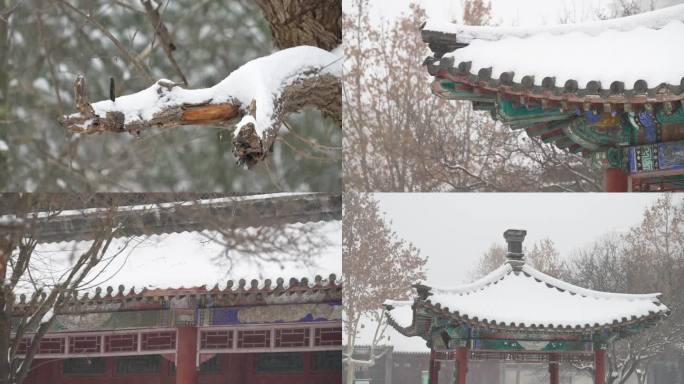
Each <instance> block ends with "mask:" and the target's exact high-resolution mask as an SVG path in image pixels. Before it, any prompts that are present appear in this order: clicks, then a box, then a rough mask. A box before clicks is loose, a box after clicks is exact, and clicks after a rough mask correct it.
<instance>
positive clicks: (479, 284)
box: [430, 263, 513, 294]
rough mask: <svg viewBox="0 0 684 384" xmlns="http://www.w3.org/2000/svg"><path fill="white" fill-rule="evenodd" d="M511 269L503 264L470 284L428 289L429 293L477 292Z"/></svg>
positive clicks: (506, 264) (496, 280)
mask: <svg viewBox="0 0 684 384" xmlns="http://www.w3.org/2000/svg"><path fill="white" fill-rule="evenodd" d="M511 271H513V268H512V267H511V265H510V264H508V263H504V264H502V265H501V266H500V267H499V268H497V269H495V270H493V271H492V272H489V273H488V274H487V275H485V276H484V277H481V278H479V279H477V280H475V281H473V282H472V283H468V284H463V285H458V286H454V287H430V288H431V289H430V291H431V292H433V293H448V294H468V293H471V292H475V291H479V290H482V289H484V288H486V287H487V286H489V285H491V284H493V283H495V282H498V281H499V280H501V279H503V278H504V277H505V276H506V275H508V274H509V273H510V272H511Z"/></svg>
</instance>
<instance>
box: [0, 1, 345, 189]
mask: <svg viewBox="0 0 684 384" xmlns="http://www.w3.org/2000/svg"><path fill="white" fill-rule="evenodd" d="M66 2H67V3H68V4H71V5H72V6H73V7H75V8H76V9H78V10H80V11H82V12H83V14H84V15H81V14H79V13H77V12H76V11H74V10H73V9H71V8H70V7H68V6H66V5H65V4H64V2H62V1H57V0H51V1H44V0H42V1H41V0H28V1H26V0H24V1H22V0H0V17H1V18H0V140H1V141H2V142H0V188H2V190H5V191H153V190H164V191H236V192H237V191H250V192H256V191H276V190H277V191H282V190H297V191H307V190H314V191H337V190H339V188H340V176H341V164H340V161H341V148H340V147H341V139H342V138H341V135H342V134H341V131H340V129H339V128H338V127H337V126H336V124H335V123H334V122H333V121H329V120H327V119H324V118H323V117H322V115H321V114H320V112H318V111H314V110H307V111H305V112H304V113H300V114H297V115H293V116H290V118H289V119H288V124H287V126H288V130H290V131H291V133H285V132H283V131H281V136H280V137H279V139H278V140H279V141H280V143H279V144H278V145H276V146H274V153H273V154H272V156H270V158H269V159H268V160H267V161H266V162H265V163H264V164H261V165H260V166H258V167H256V169H253V170H249V171H247V170H244V169H241V168H239V167H237V166H236V165H235V158H234V157H233V155H232V154H231V149H232V146H231V140H232V130H228V129H226V128H220V127H216V128H215V129H213V128H207V127H202V128H200V127H194V126H186V127H182V128H178V129H173V130H167V131H162V130H150V131H148V132H146V133H144V134H143V135H142V137H141V138H135V137H133V136H129V135H113V134H104V135H97V136H90V137H79V135H75V134H70V133H68V132H66V130H65V129H63V128H61V127H60V126H59V124H58V123H57V118H58V117H59V116H60V115H62V114H64V113H66V114H68V113H72V112H74V110H73V105H74V100H73V88H72V87H73V84H74V80H75V78H76V76H77V75H84V76H85V77H86V78H87V79H88V82H87V86H88V92H89V95H90V98H91V100H102V99H106V98H108V96H109V79H110V77H112V78H114V79H115V82H116V94H117V95H123V94H128V93H132V92H136V91H138V90H141V89H144V88H146V87H148V86H149V85H150V84H151V82H152V80H151V79H158V78H169V79H171V80H173V81H181V79H180V77H179V76H178V75H177V74H176V71H174V69H173V67H172V66H171V64H170V62H169V59H168V58H167V56H166V54H165V53H164V50H163V49H162V46H161V42H160V41H159V39H157V38H155V33H154V28H153V26H152V25H151V23H150V21H149V20H148V19H147V17H146V15H145V10H144V7H143V5H142V4H141V2H140V1H137V0H111V1H108V0H67V1H66ZM152 4H153V5H155V6H160V7H159V13H160V14H161V17H162V20H163V22H164V24H165V25H166V27H167V28H168V30H169V32H170V34H171V36H172V39H173V42H174V45H175V46H176V50H175V51H174V52H173V56H174V58H175V60H176V61H177V62H178V65H179V67H180V68H181V69H182V71H183V73H184V74H185V76H186V77H187V79H188V83H189V87H191V88H200V87H210V86H213V85H214V84H216V83H218V82H219V81H221V80H222V79H223V78H224V77H226V76H227V75H228V74H230V73H231V72H232V71H233V70H235V69H236V68H238V67H239V66H240V65H242V64H244V63H246V62H248V61H250V60H252V59H255V58H257V57H260V56H264V55H267V54H269V53H271V52H272V51H275V48H274V47H273V44H272V42H271V32H270V29H269V26H268V23H267V22H266V20H265V18H264V17H263V15H262V13H261V10H260V9H259V8H258V7H257V5H256V4H255V3H253V2H252V1H244V0H226V1H220V2H217V1H208V0H174V1H157V2H155V1H153V2H152ZM93 21H95V22H97V23H99V24H101V25H102V27H103V28H104V29H106V30H107V31H108V32H109V33H111V34H112V35H113V36H114V37H115V38H116V39H117V40H119V41H120V43H121V44H122V45H123V47H124V48H125V50H126V51H128V52H129V53H130V55H131V56H132V59H131V58H127V57H126V55H125V54H123V55H122V51H121V50H120V49H119V48H117V47H116V45H115V44H114V43H113V42H112V40H111V39H110V38H109V37H107V36H106V35H105V34H104V33H103V31H102V30H101V29H99V28H98V27H97V26H96V25H95V24H94V23H93ZM136 63H137V64H136ZM3 142H4V143H5V144H6V147H7V148H6V150H3V145H2V143H3Z"/></svg>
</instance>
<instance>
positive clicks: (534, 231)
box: [362, 193, 660, 351]
mask: <svg viewBox="0 0 684 384" xmlns="http://www.w3.org/2000/svg"><path fill="white" fill-rule="evenodd" d="M374 196H375V198H376V199H377V200H378V201H379V202H380V208H381V210H382V211H383V212H385V215H386V218H388V219H390V220H391V221H392V228H393V229H395V230H396V232H397V233H398V235H399V236H401V237H402V238H404V239H405V240H407V241H410V242H412V243H413V244H414V245H415V246H417V247H418V248H419V249H420V250H421V252H422V254H423V255H424V256H427V257H428V263H427V284H428V285H436V286H453V285H459V284H461V283H466V282H469V281H470V278H469V276H470V272H471V271H472V270H473V268H474V267H475V265H476V262H477V261H478V259H479V258H480V257H481V256H482V254H483V253H484V252H485V251H487V249H488V248H489V247H490V245H491V244H492V243H498V244H501V245H505V241H504V239H503V232H504V231H505V230H506V229H509V228H516V229H526V230H527V238H526V239H525V244H526V245H531V244H532V243H534V242H536V241H538V240H541V239H543V238H549V239H551V240H553V241H554V243H555V244H556V247H557V249H558V250H559V252H560V254H561V257H563V258H567V257H570V256H571V255H572V254H573V252H574V251H575V250H577V249H578V248H582V247H586V246H589V245H591V243H592V242H593V241H595V240H597V239H598V238H600V237H601V236H603V235H605V234H608V233H621V232H624V231H626V230H628V229H629V228H630V227H631V226H633V225H636V224H639V223H640V221H641V218H642V213H643V211H644V209H645V208H646V207H648V206H649V205H651V204H652V203H653V202H655V200H656V199H658V197H659V196H660V195H659V194H605V193H596V194H589V193H581V194H555V193H535V194H532V193H527V194H520V193H518V194H515V193H441V194H440V193H425V194H418V193H411V194H409V193H389V194H375V195H374ZM366 330H367V331H368V333H370V332H371V331H372V330H374V328H373V326H370V325H369V326H367V327H366ZM390 335H391V340H390V341H391V343H392V344H393V345H394V346H395V348H396V349H397V350H408V351H416V350H427V349H426V348H425V343H424V342H423V340H422V339H420V338H417V337H413V338H406V337H404V336H401V335H399V334H398V333H396V332H391V333H390ZM370 338H371V336H370V334H364V335H363V337H362V340H365V341H366V342H367V341H368V340H370Z"/></svg>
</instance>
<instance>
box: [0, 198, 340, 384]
mask: <svg viewBox="0 0 684 384" xmlns="http://www.w3.org/2000/svg"><path fill="white" fill-rule="evenodd" d="M15 197H16V196H15ZM12 198H13V197H12V196H8V197H7V199H6V200H3V202H4V203H7V205H6V206H4V205H0V214H2V215H3V216H0V219H2V220H0V230H4V231H10V230H21V229H22V228H23V227H24V226H25V225H27V223H26V221H25V220H20V219H17V218H16V217H14V216H13V212H14V210H15V209H16V208H15V207H14V204H15V203H16V202H13V201H8V200H10V199H12ZM50 201H52V200H50ZM43 203H44V202H42V201H41V200H38V199H36V204H37V205H36V207H35V211H33V212H35V213H32V214H31V216H32V217H33V221H32V222H31V223H30V225H31V226H32V232H31V233H32V235H31V236H33V239H35V240H36V241H37V242H38V243H39V244H41V245H46V246H47V245H54V246H55V247H56V248H55V249H59V245H60V244H64V242H73V241H74V240H78V241H89V240H92V239H93V238H94V237H93V236H94V232H95V231H94V228H97V227H98V225H100V223H101V222H103V221H104V220H105V218H106V217H107V216H111V215H114V218H115V222H116V223H117V224H118V225H119V226H121V233H122V235H123V236H124V238H122V239H121V241H122V242H125V241H126V240H127V238H128V237H131V236H144V235H156V236H164V237H165V238H171V237H174V236H175V237H176V239H178V238H181V239H183V240H186V237H187V236H189V235H190V234H193V233H194V234H197V232H203V233H205V232H206V231H211V230H215V228H216V226H217V225H220V226H221V227H223V226H227V227H228V228H230V229H236V228H248V229H249V228H250V227H251V228H254V227H262V228H263V227H267V226H280V225H284V226H287V225H294V226H301V225H307V224H310V223H320V222H322V221H325V222H328V221H339V220H340V218H341V211H342V204H341V203H342V201H341V196H340V195H339V194H328V193H286V194H285V193H283V194H260V195H256V194H255V195H242V196H225V195H223V196H219V195H211V194H210V195H183V194H103V195H95V196H92V198H90V199H89V200H87V201H82V199H80V198H79V197H78V196H77V197H71V196H64V197H63V198H62V199H61V200H59V207H60V208H61V210H60V211H61V212H59V214H56V215H55V214H51V215H47V214H45V213H44V212H47V211H48V210H49V209H48V208H49V207H48V206H49V205H50V204H52V205H55V203H54V201H52V202H51V203H50V204H48V203H46V202H45V206H42V205H41V204H43ZM84 204H89V205H84ZM112 207H115V208H116V209H115V210H114V213H112V212H113V211H112ZM50 209H53V210H54V209H55V208H54V207H52V208H50ZM218 219H220V221H218V222H215V221H214V220H218ZM228 228H227V229H228ZM198 236H199V235H198ZM177 243H178V240H176V242H174V244H177ZM112 247H114V246H112ZM157 247H159V248H163V247H162V246H161V245H155V247H154V248H155V249H156V248H157ZM204 248H207V246H204ZM204 248H203V249H204ZM47 249H51V248H47ZM146 252H147V253H146V254H142V255H141V256H142V257H145V256H146V255H147V256H150V255H149V253H150V252H151V251H146ZM163 252H164V251H162V253H163ZM205 252H209V250H206V251H205ZM176 253H178V252H176ZM198 256H199V255H193V254H188V255H183V254H181V255H179V256H178V257H179V258H184V259H188V260H190V259H191V258H193V257H196V258H197V259H199V257H198ZM170 259H171V257H170V256H169V258H168V259H167V258H164V260H165V262H167V263H168V262H169V260H170ZM129 263H130V261H129ZM152 265H154V264H152V263H151V264H150V268H152ZM154 268H155V269H154V270H150V271H149V273H148V274H149V276H148V277H147V280H136V281H135V284H136V286H138V287H141V286H142V287H144V288H138V289H136V288H134V287H125V286H124V285H118V287H117V286H113V287H112V286H108V287H106V288H104V289H102V288H100V287H99V286H98V287H97V288H95V289H88V290H85V291H83V292H79V293H78V294H74V295H73V296H70V297H69V299H68V300H66V301H65V302H60V303H58V305H57V306H56V307H55V311H54V315H55V318H54V320H53V322H52V324H51V325H50V328H49V329H48V331H47V333H46V334H45V335H43V336H42V338H40V341H39V342H32V341H33V340H34V336H35V335H34V334H35V330H33V331H32V330H28V331H27V332H26V333H24V334H23V336H21V337H20V338H19V340H20V342H19V343H18V347H17V350H16V359H18V360H20V359H22V357H23V356H25V354H26V353H27V351H28V349H29V348H34V349H35V351H36V353H35V356H34V360H33V364H32V366H31V371H30V373H29V375H28V377H27V378H26V380H25V381H24V383H26V384H42V383H54V384H80V383H108V384H112V383H114V384H116V383H122V384H123V383H133V384H136V383H139V384H143V383H144V384H173V383H176V384H218V383H225V382H226V378H230V380H229V381H230V382H241V383H279V384H293V383H301V382H306V383H310V384H324V383H325V384H327V383H339V382H340V381H341V369H342V368H341V350H342V284H341V282H340V280H339V278H338V277H337V275H336V274H335V273H330V274H327V273H326V276H319V275H315V274H314V275H310V276H308V277H300V276H301V275H299V276H298V277H291V276H292V273H296V272H298V271H301V273H302V274H305V273H308V272H304V271H302V268H301V267H299V266H289V267H288V269H285V270H286V271H289V272H285V273H289V274H290V275H289V276H286V278H277V279H276V278H273V279H272V280H271V279H261V280H257V279H251V280H246V279H239V280H238V279H236V280H228V281H227V282H225V280H224V281H223V282H221V283H218V284H215V285H214V283H215V282H216V281H215V280H212V281H211V284H209V285H188V284H189V283H188V282H187V281H186V280H184V279H187V277H184V273H186V272H185V271H179V270H177V269H174V267H173V266H157V267H154ZM216 268H219V267H218V266H217V267H216ZM282 268H285V267H284V265H283V264H281V265H280V266H279V267H276V268H275V270H276V271H282V270H283V269H282ZM317 268H324V267H323V266H321V265H319V266H318V267H317ZM249 270H250V271H252V272H249V273H252V274H253V275H254V276H251V277H256V275H257V274H259V275H262V274H263V273H271V272H270V271H265V270H263V269H262V268H261V267H259V266H256V267H250V268H249ZM276 273H278V272H276ZM280 273H282V272H280ZM157 274H159V275H167V274H171V275H172V276H178V278H177V279H174V282H175V284H177V285H175V286H173V287H170V288H164V287H159V286H158V285H156V283H154V281H155V275H157ZM206 275H207V276H208V275H211V276H214V275H215V274H210V273H209V271H207V273H206ZM136 276H137V275H136ZM276 276H277V275H276ZM115 277H116V278H123V277H122V276H121V275H116V276H115ZM240 277H242V276H240ZM244 277H246V278H249V277H250V276H244ZM207 279H212V278H211V277H207ZM114 281H116V280H114ZM176 281H177V282H176ZM202 281H204V280H202ZM150 284H153V285H155V286H154V287H149V286H148V285H150ZM192 284H196V283H192ZM27 293H29V294H28V296H27V295H21V296H20V297H18V298H17V299H18V300H17V302H16V303H15V305H14V306H13V308H12V313H11V314H12V324H13V336H14V338H15V339H17V337H16V332H15V330H16V328H17V324H19V322H20V321H21V320H22V319H23V318H26V316H27V315H28V314H31V313H32V312H34V311H35V309H36V308H35V305H34V304H33V302H32V298H31V295H30V292H27Z"/></svg>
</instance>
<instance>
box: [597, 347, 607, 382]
mask: <svg viewBox="0 0 684 384" xmlns="http://www.w3.org/2000/svg"><path fill="white" fill-rule="evenodd" d="M594 384H606V350H605V349H600V348H597V349H595V350H594Z"/></svg>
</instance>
